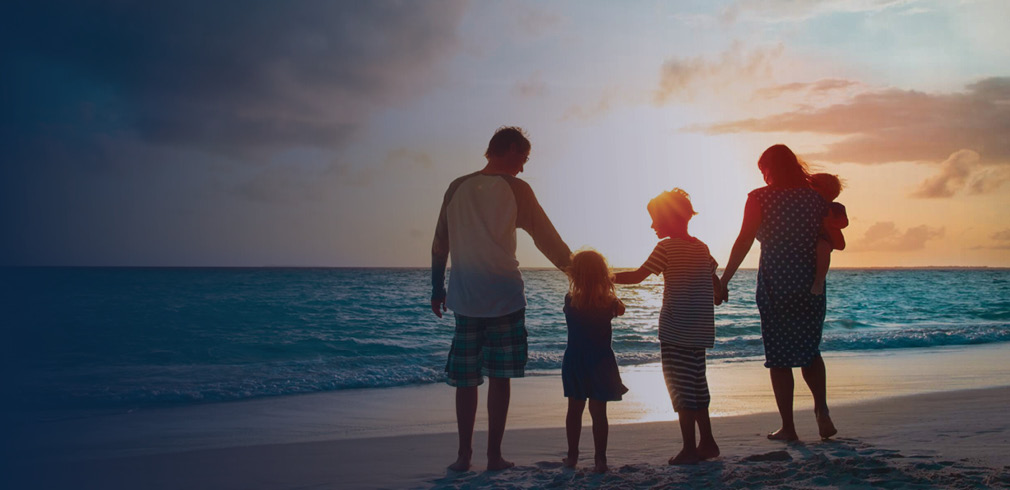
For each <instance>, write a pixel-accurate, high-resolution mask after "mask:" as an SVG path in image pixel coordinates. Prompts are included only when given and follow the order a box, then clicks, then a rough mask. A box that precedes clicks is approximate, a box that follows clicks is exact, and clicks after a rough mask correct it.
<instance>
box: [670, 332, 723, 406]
mask: <svg viewBox="0 0 1010 490" xmlns="http://www.w3.org/2000/svg"><path fill="white" fill-rule="evenodd" d="M659 348H660V351H661V352H662V356H663V379H665V380H666V389H667V390H668V391H669V392H670V400H672V401H673V411H675V412H679V411H681V410H707V409H708V405H709V402H710V401H711V400H712V397H711V395H709V392H708V379H706V378H705V349H700V348H688V347H680V346H678V345H675V344H670V343H667V342H660V343H659Z"/></svg>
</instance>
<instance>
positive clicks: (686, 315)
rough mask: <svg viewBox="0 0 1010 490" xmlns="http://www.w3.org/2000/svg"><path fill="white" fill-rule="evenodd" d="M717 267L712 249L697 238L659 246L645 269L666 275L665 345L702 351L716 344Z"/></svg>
mask: <svg viewBox="0 0 1010 490" xmlns="http://www.w3.org/2000/svg"><path fill="white" fill-rule="evenodd" d="M716 265H717V264H716V261H715V259H713V258H712V255H711V254H709V251H708V246H706V245H705V244H704V243H703V242H702V241H701V240H698V239H696V238H695V239H691V240H685V239H682V238H667V239H665V240H662V241H660V242H659V243H658V244H656V248H655V249H653V251H652V254H651V255H649V259H648V260H646V261H645V264H644V265H643V266H642V267H644V268H645V269H646V270H648V271H649V272H651V273H653V274H663V283H664V287H663V308H662V309H661V310H660V312H659V340H660V341H661V342H668V343H671V344H674V345H677V346H681V347H692V348H702V349H710V348H712V346H713V345H714V344H715V311H714V306H713V304H712V300H713V296H714V290H713V285H712V274H713V273H715V269H716Z"/></svg>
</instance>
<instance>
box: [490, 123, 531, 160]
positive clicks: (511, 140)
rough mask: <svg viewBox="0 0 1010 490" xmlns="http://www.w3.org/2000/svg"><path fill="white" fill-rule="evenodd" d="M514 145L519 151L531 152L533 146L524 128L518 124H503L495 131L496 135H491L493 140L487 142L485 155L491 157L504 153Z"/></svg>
mask: <svg viewBox="0 0 1010 490" xmlns="http://www.w3.org/2000/svg"><path fill="white" fill-rule="evenodd" d="M513 145H515V149H516V151H518V152H529V151H530V148H531V145H530V140H529V139H527V138H526V132H525V131H523V128H520V127H518V126H502V127H500V128H498V130H497V131H495V132H494V136H492V137H491V141H489V142H488V144H487V151H485V152H484V156H485V157H487V158H490V157H491V156H492V155H495V156H500V155H504V154H506V153H508V152H509V150H511V149H512V147H513Z"/></svg>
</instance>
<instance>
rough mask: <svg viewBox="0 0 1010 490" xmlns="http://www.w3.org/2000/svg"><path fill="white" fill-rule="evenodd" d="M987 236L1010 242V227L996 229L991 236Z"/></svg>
mask: <svg viewBox="0 0 1010 490" xmlns="http://www.w3.org/2000/svg"><path fill="white" fill-rule="evenodd" d="M989 238H992V239H993V240H1000V241H1005V242H1010V228H1007V229H1005V230H1003V231H997V232H996V233H993V234H992V236H991V237H989Z"/></svg>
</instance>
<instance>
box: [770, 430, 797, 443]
mask: <svg viewBox="0 0 1010 490" xmlns="http://www.w3.org/2000/svg"><path fill="white" fill-rule="evenodd" d="M768 439H771V440H773V441H786V442H793V441H798V440H800V436H798V435H796V430H795V429H794V430H785V429H779V430H777V431H775V432H772V433H771V434H768Z"/></svg>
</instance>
